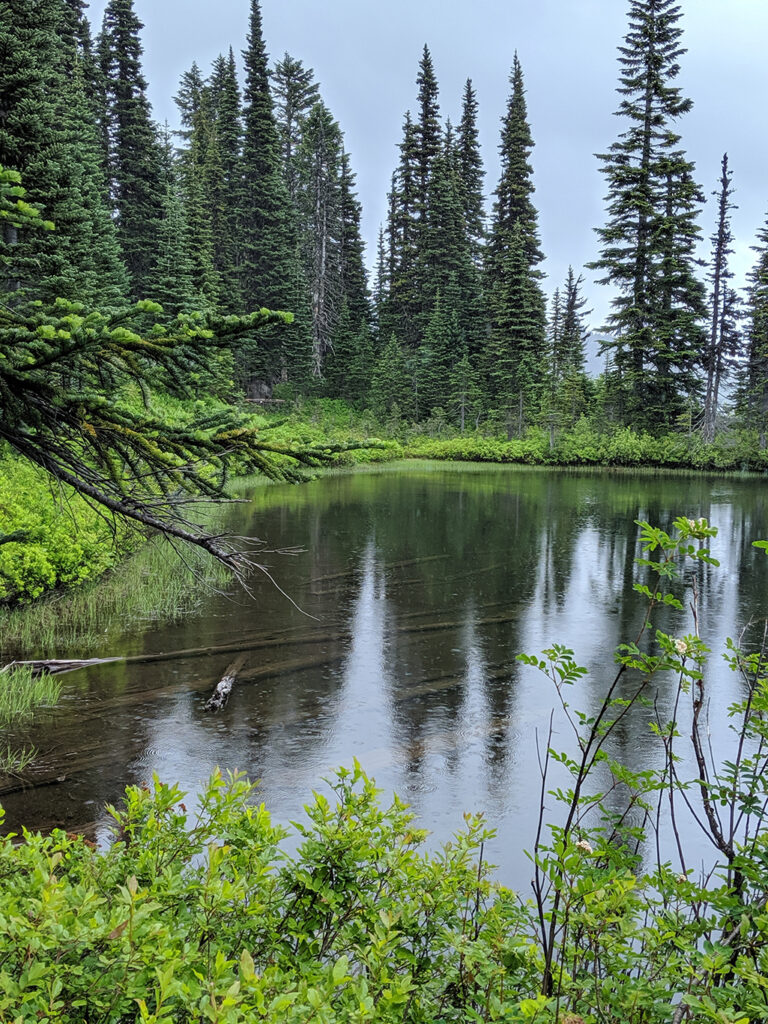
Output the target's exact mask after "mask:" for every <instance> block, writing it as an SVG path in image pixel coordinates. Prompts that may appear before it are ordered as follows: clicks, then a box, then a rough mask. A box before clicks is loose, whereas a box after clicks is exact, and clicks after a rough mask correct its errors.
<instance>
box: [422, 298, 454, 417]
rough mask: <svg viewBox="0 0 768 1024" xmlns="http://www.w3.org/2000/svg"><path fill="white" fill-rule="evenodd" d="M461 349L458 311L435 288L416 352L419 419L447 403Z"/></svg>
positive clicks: (444, 406)
mask: <svg viewBox="0 0 768 1024" xmlns="http://www.w3.org/2000/svg"><path fill="white" fill-rule="evenodd" d="M462 349H463V335H462V331H461V327H460V326H459V316H458V312H457V310H456V308H455V307H453V306H452V304H451V303H450V301H446V300H444V299H443V297H442V295H441V294H440V293H439V292H438V294H437V298H436V300H435V305H434V309H433V312H432V316H431V317H430V320H429V324H428V325H427V329H426V331H425V333H424V341H423V342H422V345H421V347H420V348H419V351H418V355H417V359H418V364H417V365H418V370H417V374H416V391H417V403H418V408H417V413H418V416H419V418H420V419H425V418H426V417H427V416H429V415H430V414H431V413H432V412H433V410H434V409H436V408H438V407H439V408H442V409H445V408H446V407H447V405H448V400H449V398H450V394H451V386H450V383H451V382H450V377H451V370H452V369H453V367H454V365H455V364H456V363H457V362H458V361H459V353H460V352H461V351H462Z"/></svg>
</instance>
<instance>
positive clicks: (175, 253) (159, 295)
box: [146, 183, 200, 323]
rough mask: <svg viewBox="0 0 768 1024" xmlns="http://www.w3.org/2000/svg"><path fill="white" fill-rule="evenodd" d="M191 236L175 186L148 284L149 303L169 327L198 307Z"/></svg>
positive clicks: (170, 188) (168, 195) (167, 198)
mask: <svg viewBox="0 0 768 1024" xmlns="http://www.w3.org/2000/svg"><path fill="white" fill-rule="evenodd" d="M189 253H190V246H189V232H188V229H187V222H186V218H185V216H184V204H183V202H182V199H181V196H180V195H179V194H178V191H177V189H176V188H175V187H174V185H173V184H171V183H169V184H168V186H167V187H166V192H165V199H164V202H163V219H162V221H161V223H160V228H159V231H158V243H157V259H156V261H155V266H154V269H153V271H152V275H151V277H150V279H149V281H148V282H147V295H146V297H147V298H148V299H152V300H154V301H155V302H159V303H160V305H161V306H162V307H163V320H164V322H166V323H168V322H170V321H172V320H174V319H175V318H176V317H177V316H178V315H179V313H191V312H193V311H194V310H195V309H197V307H198V303H199V300H200V296H199V293H198V291H197V289H196V288H195V284H194V281H193V276H192V260H191V259H190V255H189Z"/></svg>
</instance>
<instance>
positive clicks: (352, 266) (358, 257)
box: [339, 150, 371, 329]
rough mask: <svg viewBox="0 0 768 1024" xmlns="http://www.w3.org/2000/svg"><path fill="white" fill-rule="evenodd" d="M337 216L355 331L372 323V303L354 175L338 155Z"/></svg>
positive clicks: (347, 160) (345, 288)
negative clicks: (338, 216) (338, 203)
mask: <svg viewBox="0 0 768 1024" xmlns="http://www.w3.org/2000/svg"><path fill="white" fill-rule="evenodd" d="M339 187H340V212H341V238H340V250H339V258H340V263H341V292H342V295H343V297H344V301H345V302H346V303H347V305H348V306H349V312H350V316H351V317H352V322H353V324H354V325H355V327H356V329H359V328H360V327H361V326H362V324H363V323H366V324H369V325H370V321H371V303H370V297H369V295H368V274H367V271H366V269H365V244H364V242H363V236H362V231H361V226H360V225H361V220H362V207H361V205H360V200H359V199H358V198H357V193H356V191H355V175H354V172H353V170H352V167H351V164H350V157H349V153H347V152H346V150H343V151H342V154H341V176H340V180H339Z"/></svg>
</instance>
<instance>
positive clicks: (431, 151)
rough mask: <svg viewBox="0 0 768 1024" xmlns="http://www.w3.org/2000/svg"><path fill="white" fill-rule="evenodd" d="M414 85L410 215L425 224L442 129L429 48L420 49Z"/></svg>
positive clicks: (436, 87) (435, 80)
mask: <svg viewBox="0 0 768 1024" xmlns="http://www.w3.org/2000/svg"><path fill="white" fill-rule="evenodd" d="M416 84H417V86H418V98H417V102H418V115H419V116H418V119H417V120H416V123H415V126H414V127H415V146H416V151H415V174H414V178H415V181H414V188H415V203H414V214H415V216H416V219H417V221H418V222H420V223H421V225H424V224H425V223H426V219H427V210H428V209H429V191H430V184H431V180H432V169H433V167H434V163H435V160H436V159H437V156H438V154H439V153H440V150H441V147H442V139H443V130H442V127H441V125H440V106H439V104H438V86H437V79H436V78H435V68H434V65H433V63H432V55H431V54H430V52H429V47H427V45H426V44H425V45H424V50H423V52H422V55H421V60H420V61H419V71H418V74H417V76H416Z"/></svg>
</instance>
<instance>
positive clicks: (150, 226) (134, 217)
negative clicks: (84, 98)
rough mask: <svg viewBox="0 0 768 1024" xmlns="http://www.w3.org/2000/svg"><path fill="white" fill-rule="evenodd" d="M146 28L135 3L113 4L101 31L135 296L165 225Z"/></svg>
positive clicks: (112, 148)
mask: <svg viewBox="0 0 768 1024" xmlns="http://www.w3.org/2000/svg"><path fill="white" fill-rule="evenodd" d="M142 28H143V25H142V24H141V22H140V21H139V19H138V18H137V16H136V14H135V12H134V9H133V0H109V3H108V4H107V7H106V9H105V11H104V22H103V26H102V33H101V35H102V45H101V48H100V56H101V60H102V65H101V74H102V76H103V80H104V87H105V91H106V110H107V115H106V116H107V136H108V147H109V172H110V194H111V197H112V203H113V207H114V209H115V210H116V214H117V231H118V238H119V241H120V246H121V249H122V252H123V257H124V259H125V263H126V267H127V268H128V274H129V277H130V282H131V290H132V293H133V295H134V296H135V297H137V298H138V297H141V295H142V294H143V293H144V290H145V286H146V283H147V280H148V278H149V274H150V272H151V269H152V266H153V264H154V260H155V250H156V246H157V234H158V229H159V225H160V221H161V220H162V204H163V189H162V183H161V179H160V173H159V164H160V147H159V142H158V138H157V133H156V131H155V127H154V124H153V122H152V117H151V109H150V105H149V100H148V99H147V84H146V81H145V80H144V76H143V73H142V68H141V57H142V52H143V48H142V45H141V39H140V32H141V29H142Z"/></svg>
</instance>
